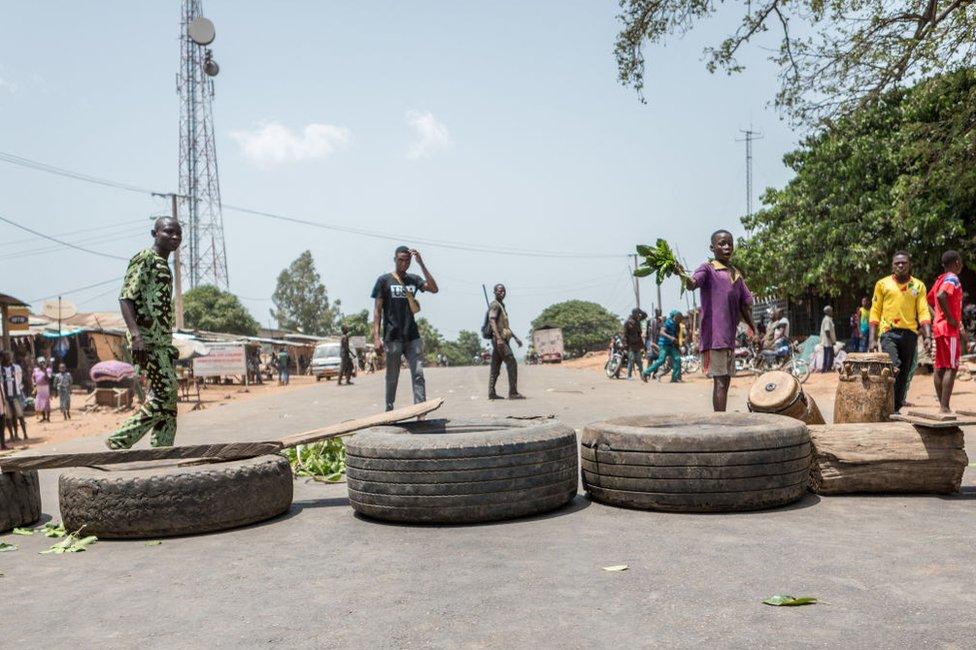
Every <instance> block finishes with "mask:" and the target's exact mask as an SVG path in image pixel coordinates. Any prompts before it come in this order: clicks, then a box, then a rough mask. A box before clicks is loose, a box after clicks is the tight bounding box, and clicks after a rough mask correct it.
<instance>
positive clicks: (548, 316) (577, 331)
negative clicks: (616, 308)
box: [532, 300, 620, 355]
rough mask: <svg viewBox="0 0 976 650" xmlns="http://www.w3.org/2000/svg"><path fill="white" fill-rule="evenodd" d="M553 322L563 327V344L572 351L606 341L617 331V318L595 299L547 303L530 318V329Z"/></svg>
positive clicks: (579, 350) (618, 327) (577, 353)
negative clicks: (590, 300)
mask: <svg viewBox="0 0 976 650" xmlns="http://www.w3.org/2000/svg"><path fill="white" fill-rule="evenodd" d="M544 325H552V326H553V327H559V328H562V330H563V346H564V347H565V348H566V351H567V352H569V353H570V354H572V355H580V354H583V353H584V352H586V351H587V350H596V349H599V348H602V347H605V346H606V345H607V342H608V341H609V340H610V338H611V337H612V336H613V335H614V334H616V333H617V332H618V331H620V319H618V318H617V317H616V316H614V315H613V314H611V313H610V312H609V311H607V310H606V309H604V308H603V307H602V306H600V305H598V304H596V303H595V302H587V301H585V300H567V301H566V302H560V303H556V304H555V305H549V306H548V307H546V308H545V309H544V310H543V311H542V313H541V314H539V316H538V317H537V318H536V319H535V320H533V321H532V329H533V330H535V329H538V328H540V327H542V326H544Z"/></svg>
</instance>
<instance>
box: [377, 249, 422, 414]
mask: <svg viewBox="0 0 976 650" xmlns="http://www.w3.org/2000/svg"><path fill="white" fill-rule="evenodd" d="M411 259H416V260H417V264H419V265H420V270H421V271H422V272H423V274H424V277H420V276H418V275H414V274H412V273H407V269H409V268H410V261H411ZM393 261H394V264H395V267H394V271H393V272H392V273H384V274H383V275H381V276H380V277H379V278H377V279H376V284H375V285H374V286H373V293H372V295H371V297H372V298H373V300H374V307H373V345H374V346H375V348H376V352H377V353H382V352H384V351H385V352H386V410H387V411H392V410H393V403H394V402H395V401H396V391H397V384H398V383H399V381H400V360H401V359H402V358H403V357H404V356H406V357H407V365H408V366H409V367H410V379H411V381H412V383H413V402H414V404H417V403H419V402H423V401H426V399H427V388H426V384H425V383H424V366H423V361H424V346H423V342H422V341H421V339H420V331H419V330H418V329H417V321H416V320H415V318H414V314H416V313H417V312H418V311H420V305H419V303H418V302H417V298H416V295H417V293H419V292H421V291H423V292H426V293H437V291H438V288H437V281H436V280H434V278H433V276H431V274H430V271H428V270H427V267H426V266H425V265H424V260H423V258H422V257H421V256H420V252H419V251H417V250H413V249H410V248H407V247H406V246H400V247H399V248H397V249H396V253H395V254H394V256H393ZM380 323H383V330H382V338H381V337H380Z"/></svg>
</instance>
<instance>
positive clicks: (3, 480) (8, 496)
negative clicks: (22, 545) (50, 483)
mask: <svg viewBox="0 0 976 650" xmlns="http://www.w3.org/2000/svg"><path fill="white" fill-rule="evenodd" d="M40 518H41V490H40V487H39V485H38V482H37V470H33V469H32V470H29V471H26V472H8V473H6V474H0V533H5V532H7V531H8V530H11V529H12V528H16V527H17V526H29V525H31V524H33V523H34V522H36V521H37V520H38V519H40Z"/></svg>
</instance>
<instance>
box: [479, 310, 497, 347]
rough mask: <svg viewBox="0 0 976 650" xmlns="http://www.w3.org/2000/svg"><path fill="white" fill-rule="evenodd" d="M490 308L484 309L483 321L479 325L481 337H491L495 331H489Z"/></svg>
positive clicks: (493, 336)
mask: <svg viewBox="0 0 976 650" xmlns="http://www.w3.org/2000/svg"><path fill="white" fill-rule="evenodd" d="M490 316H491V309H488V310H487V311H485V322H484V323H483V324H482V325H481V338H483V339H489V340H491V339H493V338H495V333H494V332H492V331H491V319H490Z"/></svg>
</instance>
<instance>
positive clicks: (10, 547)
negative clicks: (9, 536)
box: [0, 542, 17, 553]
mask: <svg viewBox="0 0 976 650" xmlns="http://www.w3.org/2000/svg"><path fill="white" fill-rule="evenodd" d="M16 550H17V545H16V544H11V543H10V542H0V553H5V552H7V551H16Z"/></svg>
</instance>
